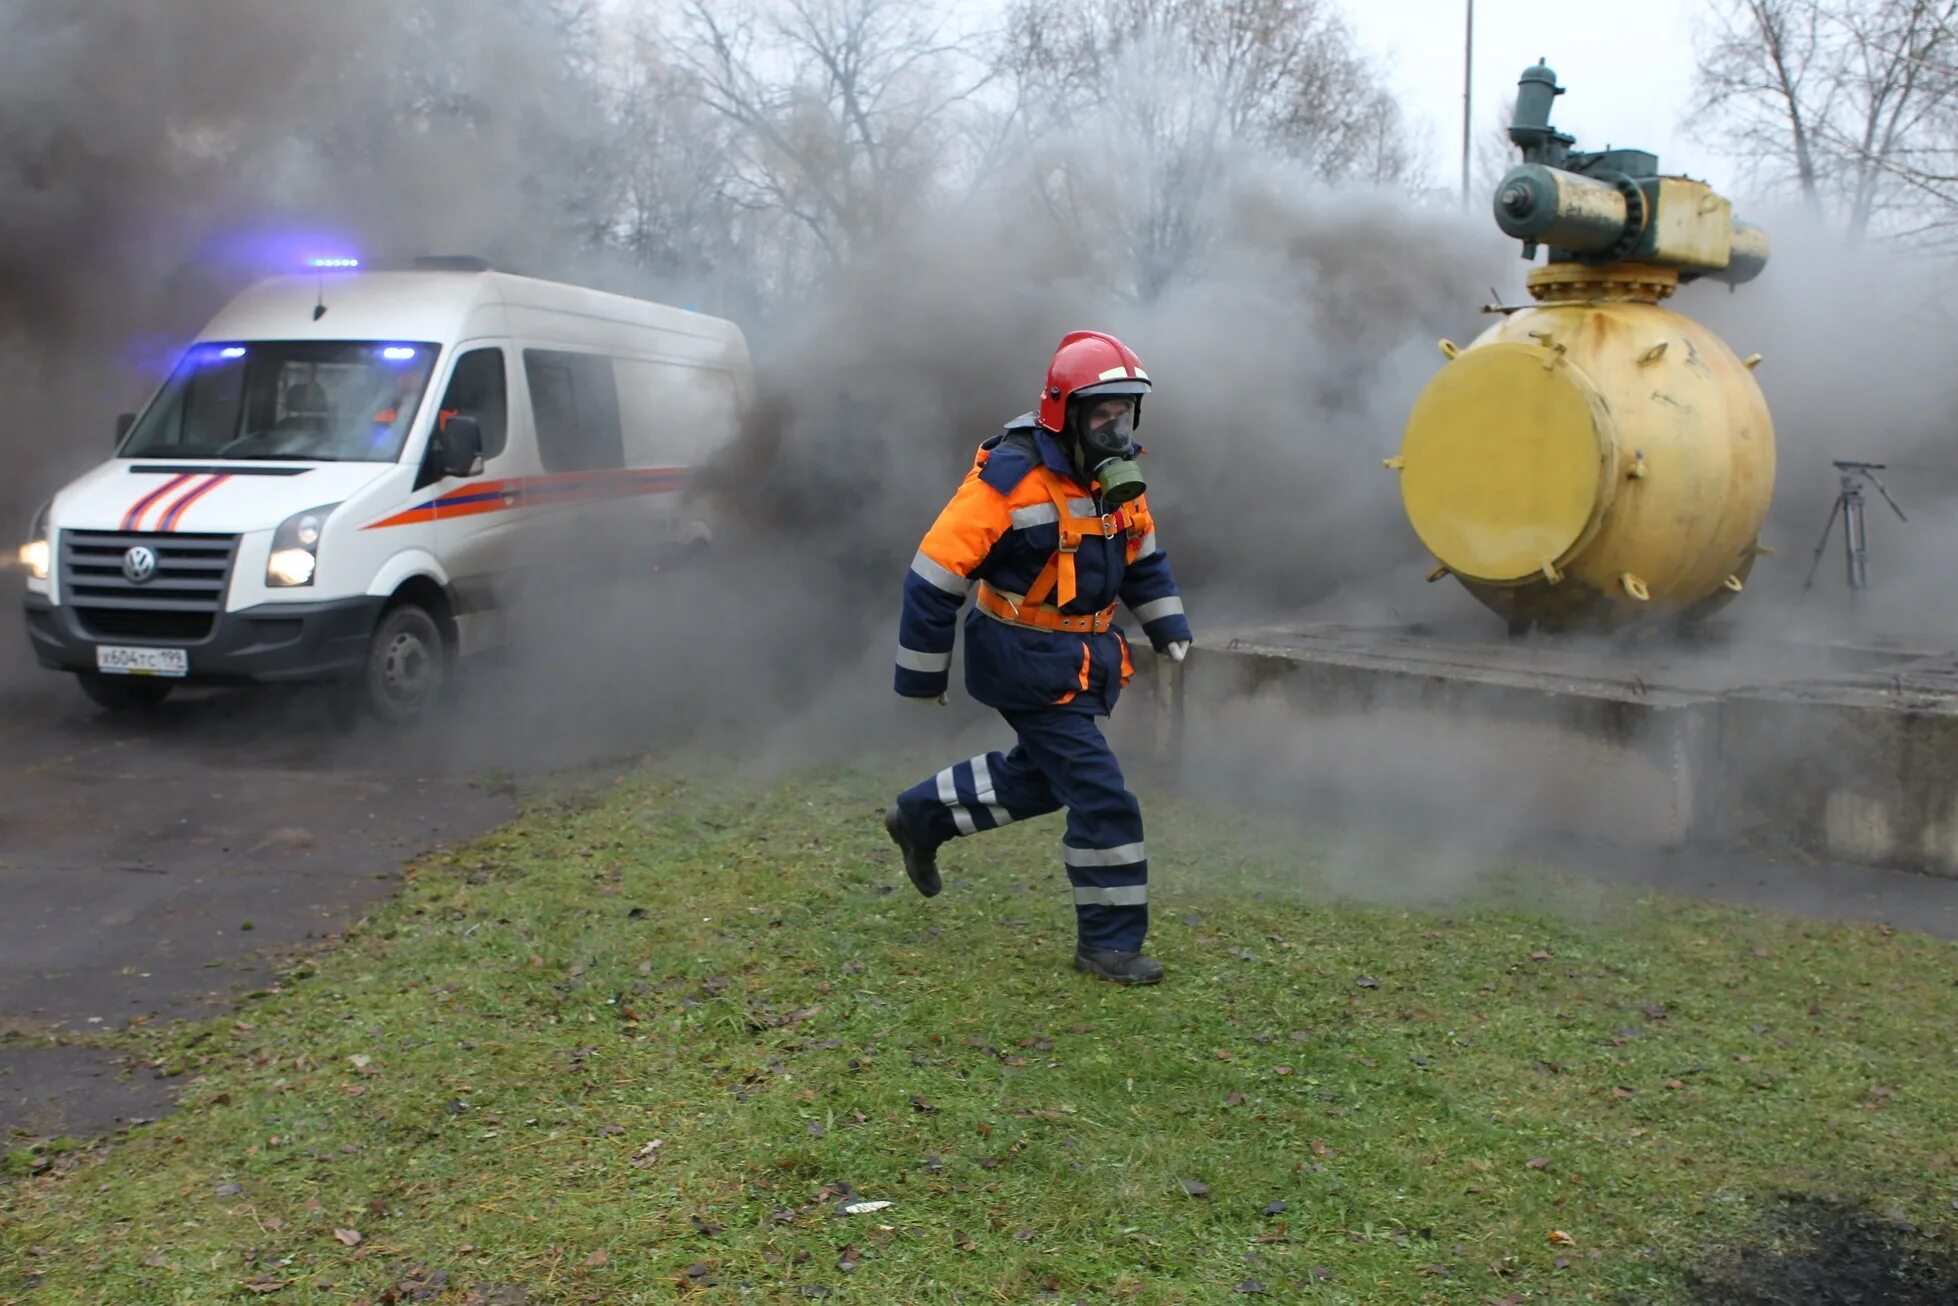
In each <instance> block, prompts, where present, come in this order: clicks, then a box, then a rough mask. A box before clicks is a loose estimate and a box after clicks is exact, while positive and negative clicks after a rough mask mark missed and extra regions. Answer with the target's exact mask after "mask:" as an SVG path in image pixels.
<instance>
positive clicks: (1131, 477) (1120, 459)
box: [1078, 404, 1148, 504]
mask: <svg viewBox="0 0 1958 1306" xmlns="http://www.w3.org/2000/svg"><path fill="white" fill-rule="evenodd" d="M1084 417H1085V414H1084ZM1078 429H1079V432H1080V434H1079V449H1080V457H1079V462H1080V465H1081V470H1082V471H1083V472H1085V473H1086V474H1087V475H1088V477H1089V479H1090V480H1093V479H1095V478H1100V480H1101V497H1102V500H1103V501H1104V502H1106V503H1111V504H1122V503H1127V502H1128V501H1129V500H1131V499H1133V498H1136V497H1137V496H1138V495H1140V494H1141V493H1142V492H1143V491H1144V490H1145V489H1147V488H1148V486H1147V485H1145V484H1144V482H1143V479H1142V469H1141V468H1140V467H1138V466H1136V462H1135V405H1133V404H1130V405H1129V406H1128V407H1127V408H1125V409H1124V410H1123V411H1122V412H1120V413H1118V414H1116V415H1115V416H1114V417H1110V418H1107V419H1105V420H1104V421H1102V422H1101V423H1100V424H1098V425H1095V426H1089V425H1088V424H1087V422H1086V421H1085V420H1084V421H1082V422H1081V423H1080V426H1079V428H1078Z"/></svg>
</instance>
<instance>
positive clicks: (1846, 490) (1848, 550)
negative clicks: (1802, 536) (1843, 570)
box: [1802, 459, 1910, 593]
mask: <svg viewBox="0 0 1958 1306" xmlns="http://www.w3.org/2000/svg"><path fill="white" fill-rule="evenodd" d="M1835 468H1836V475H1837V482H1838V485H1839V488H1838V489H1837V491H1836V502H1835V504H1834V506H1833V507H1831V508H1830V509H1829V520H1828V521H1827V522H1826V523H1824V524H1823V527H1822V542H1821V543H1820V544H1817V545H1816V546H1815V560H1814V561H1813V562H1811V563H1810V564H1809V568H1808V579H1807V580H1806V581H1803V582H1802V591H1803V592H1804V593H1806V592H1807V591H1809V590H1810V589H1812V588H1814V586H1815V573H1816V572H1817V571H1819V570H1820V569H1821V567H1822V551H1823V550H1824V549H1826V548H1828V547H1829V532H1830V531H1832V530H1834V529H1835V526H1836V517H1837V515H1838V514H1840V515H1841V517H1842V551H1843V558H1844V561H1845V562H1846V563H1847V564H1848V566H1849V588H1850V589H1852V590H1858V591H1860V590H1866V589H1868V588H1869V587H1870V548H1869V541H1868V539H1867V538H1866V537H1865V536H1864V534H1863V482H1864V481H1868V482H1869V483H1870V484H1871V485H1874V486H1875V487H1876V492H1877V493H1878V494H1880V495H1882V496H1883V501H1884V502H1885V503H1887V504H1889V505H1890V509H1891V511H1893V512H1895V513H1896V514H1897V520H1898V521H1905V522H1907V521H1909V520H1910V518H1908V517H1906V516H1904V510H1903V509H1902V508H1901V507H1899V506H1898V504H1897V501H1896V500H1895V499H1893V498H1891V497H1890V491H1889V490H1887V489H1885V488H1884V485H1883V482H1882V481H1879V480H1878V479H1877V478H1876V474H1877V473H1878V472H1880V471H1882V470H1884V469H1885V464H1883V463H1859V462H1852V461H1848V460H1843V459H1838V460H1836V462H1835Z"/></svg>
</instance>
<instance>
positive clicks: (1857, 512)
mask: <svg viewBox="0 0 1958 1306" xmlns="http://www.w3.org/2000/svg"><path fill="white" fill-rule="evenodd" d="M1842 530H1843V536H1842V542H1843V547H1844V550H1845V551H1846V552H1847V553H1848V555H1849V557H1848V563H1849V588H1850V590H1851V591H1853V592H1857V593H1860V592H1861V591H1863V590H1866V589H1868V588H1869V587H1870V543H1869V538H1868V537H1867V536H1865V535H1864V534H1863V487H1862V486H1860V485H1857V484H1855V478H1854V477H1851V476H1845V477H1843V478H1842Z"/></svg>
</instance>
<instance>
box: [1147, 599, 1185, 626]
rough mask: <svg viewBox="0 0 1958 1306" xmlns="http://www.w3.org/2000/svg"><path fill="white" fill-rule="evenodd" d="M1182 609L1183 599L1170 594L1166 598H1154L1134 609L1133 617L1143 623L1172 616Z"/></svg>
mask: <svg viewBox="0 0 1958 1306" xmlns="http://www.w3.org/2000/svg"><path fill="white" fill-rule="evenodd" d="M1182 611H1183V600H1182V599H1180V598H1178V597H1177V596H1176V595H1174V594H1172V595H1170V596H1169V597H1168V598H1166V599H1156V600H1155V601H1154V602H1151V603H1145V604H1143V605H1142V606H1141V607H1139V608H1137V609H1135V619H1136V620H1137V621H1139V622H1141V623H1142V624H1143V625H1145V626H1146V625H1148V624H1149V623H1150V622H1152V621H1156V620H1159V619H1161V618H1163V617H1174V616H1177V615H1178V614H1180V613H1181V612H1182Z"/></svg>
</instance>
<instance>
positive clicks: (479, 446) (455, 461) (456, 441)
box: [435, 413, 483, 476]
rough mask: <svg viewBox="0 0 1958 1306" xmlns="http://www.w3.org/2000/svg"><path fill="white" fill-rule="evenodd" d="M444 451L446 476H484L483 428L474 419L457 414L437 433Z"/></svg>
mask: <svg viewBox="0 0 1958 1306" xmlns="http://www.w3.org/2000/svg"><path fill="white" fill-rule="evenodd" d="M435 438H436V440H437V441H438V442H439V444H440V448H441V451H442V474H443V475H445V476H481V475H482V474H483V428H482V425H481V424H480V423H478V422H477V421H476V419H475V418H473V417H465V416H464V415H462V414H461V413H457V414H456V415H455V416H454V417H451V418H450V419H449V420H448V421H446V422H444V423H442V426H441V428H440V429H439V430H437V431H436V433H435Z"/></svg>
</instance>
